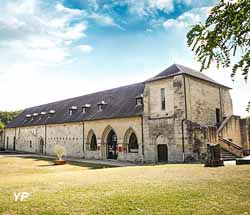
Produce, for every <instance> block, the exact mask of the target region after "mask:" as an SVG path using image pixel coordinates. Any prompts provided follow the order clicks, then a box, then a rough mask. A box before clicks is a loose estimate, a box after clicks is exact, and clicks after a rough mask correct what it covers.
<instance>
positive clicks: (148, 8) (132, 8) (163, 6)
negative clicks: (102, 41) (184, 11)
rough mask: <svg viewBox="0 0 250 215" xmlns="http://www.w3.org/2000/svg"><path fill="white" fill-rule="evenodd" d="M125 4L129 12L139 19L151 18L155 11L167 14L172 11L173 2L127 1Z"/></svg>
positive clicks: (162, 0)
mask: <svg viewBox="0 0 250 215" xmlns="http://www.w3.org/2000/svg"><path fill="white" fill-rule="evenodd" d="M126 3H127V4H128V6H129V12H130V13H132V14H136V15H137V16H139V17H143V16H151V15H153V14H155V13H156V11H157V10H162V11H165V12H166V13H169V12H171V11H173V9H174V4H173V0H141V1H137V0H127V1H126Z"/></svg>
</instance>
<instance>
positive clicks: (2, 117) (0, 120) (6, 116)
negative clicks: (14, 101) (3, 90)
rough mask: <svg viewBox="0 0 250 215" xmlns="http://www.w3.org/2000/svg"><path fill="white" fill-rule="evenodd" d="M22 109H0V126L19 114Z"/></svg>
mask: <svg viewBox="0 0 250 215" xmlns="http://www.w3.org/2000/svg"><path fill="white" fill-rule="evenodd" d="M21 112H22V110H18V111H0V128H1V124H2V125H3V126H4V125H7V124H8V123H9V122H10V121H11V120H13V119H14V118H15V117H16V116H17V115H19V114H20V113H21Z"/></svg>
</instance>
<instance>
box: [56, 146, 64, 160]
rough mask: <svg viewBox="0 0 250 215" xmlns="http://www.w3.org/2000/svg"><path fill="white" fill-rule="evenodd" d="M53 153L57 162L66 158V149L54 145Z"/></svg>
mask: <svg viewBox="0 0 250 215" xmlns="http://www.w3.org/2000/svg"><path fill="white" fill-rule="evenodd" d="M54 152H55V154H56V156H57V158H58V159H59V160H62V159H63V157H65V156H66V149H65V148H64V147H63V146H60V145H56V146H55V148H54Z"/></svg>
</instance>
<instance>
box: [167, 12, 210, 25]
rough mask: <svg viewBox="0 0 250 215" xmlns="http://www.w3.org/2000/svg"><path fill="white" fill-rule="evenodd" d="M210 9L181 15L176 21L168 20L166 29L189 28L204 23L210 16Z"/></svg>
mask: <svg viewBox="0 0 250 215" xmlns="http://www.w3.org/2000/svg"><path fill="white" fill-rule="evenodd" d="M210 9H211V8H210V7H203V8H196V9H193V10H190V11H188V12H185V13H183V14H181V15H180V16H179V17H177V18H176V19H168V20H166V21H165V22H164V23H163V26H164V27H165V28H166V29H169V28H187V27H189V26H191V25H194V24H197V23H199V22H202V21H203V20H204V19H205V18H206V17H207V16H208V14H209V11H210Z"/></svg>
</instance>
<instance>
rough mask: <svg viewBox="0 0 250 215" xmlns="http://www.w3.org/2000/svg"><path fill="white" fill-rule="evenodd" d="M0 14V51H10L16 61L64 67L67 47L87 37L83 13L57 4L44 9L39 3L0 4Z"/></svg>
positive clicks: (23, 0)
mask: <svg viewBox="0 0 250 215" xmlns="http://www.w3.org/2000/svg"><path fill="white" fill-rule="evenodd" d="M0 13H1V18H0V41H1V42H0V51H1V52H5V51H6V49H9V50H10V52H12V55H14V56H16V60H19V61H24V60H26V61H27V62H28V63H30V62H32V63H33V64H34V63H37V62H38V63H39V65H40V66H41V65H42V64H44V65H45V66H48V64H53V63H54V64H57V63H63V62H64V61H67V60H68V59H67V58H68V57H70V56H71V47H70V45H71V44H72V43H73V42H74V41H77V40H79V39H81V38H83V37H85V36H86V34H85V31H86V29H87V25H86V23H85V22H84V21H83V20H82V18H83V17H84V16H85V12H84V11H81V10H78V9H70V8H66V7H64V6H63V5H62V4H59V3H58V4H56V5H55V7H54V8H53V7H52V8H47V7H45V5H43V2H42V1H40V0H31V1H25V0H16V1H12V2H5V3H1V4H0ZM9 54H10V55H11V53H9Z"/></svg>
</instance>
